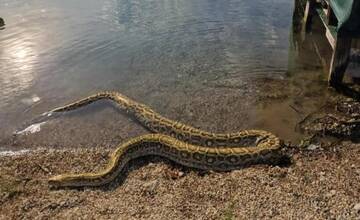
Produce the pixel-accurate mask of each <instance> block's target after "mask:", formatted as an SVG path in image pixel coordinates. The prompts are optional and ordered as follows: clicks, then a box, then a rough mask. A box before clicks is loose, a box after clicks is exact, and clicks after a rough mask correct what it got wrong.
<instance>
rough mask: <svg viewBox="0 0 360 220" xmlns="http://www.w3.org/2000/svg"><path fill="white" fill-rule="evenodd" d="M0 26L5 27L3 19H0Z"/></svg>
mask: <svg viewBox="0 0 360 220" xmlns="http://www.w3.org/2000/svg"><path fill="white" fill-rule="evenodd" d="M2 26H5V21H4V19H2V18H0V27H2Z"/></svg>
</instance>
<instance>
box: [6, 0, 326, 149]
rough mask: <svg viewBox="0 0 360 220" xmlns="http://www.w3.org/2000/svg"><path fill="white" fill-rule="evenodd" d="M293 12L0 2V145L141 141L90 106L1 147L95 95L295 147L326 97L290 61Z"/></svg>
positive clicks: (241, 1) (237, 3) (137, 2)
mask: <svg viewBox="0 0 360 220" xmlns="http://www.w3.org/2000/svg"><path fill="white" fill-rule="evenodd" d="M293 8H294V5H293V2H292V1H287V0H267V1H262V0H230V1H225V2H224V1H213V0H198V1H178V0H174V1H163V0H150V1H143V0H131V1H129V0H104V1H95V0H87V1H86V2H85V1H79V0H76V1H73V0H71V1H70V0H61V1H59V0H55V1H44V0H38V1H29V0H26V1H25V0H17V1H14V0H11V1H10V0H2V1H1V2H0V16H1V17H3V18H4V20H5V23H6V27H5V29H4V30H0V42H1V44H0V88H1V90H0V121H1V128H0V143H2V145H3V148H9V146H10V147H11V146H22V147H25V148H27V147H31V146H34V145H39V146H42V145H45V146H59V147H65V146H67V147H76V146H95V145H100V144H104V145H111V146H112V145H116V144H117V143H118V142H119V141H121V140H123V139H126V138H128V137H131V136H136V135H138V134H140V133H142V132H145V130H143V129H142V128H140V127H137V128H134V126H135V127H136V125H135V123H133V121H131V120H129V119H128V118H127V117H126V116H124V115H119V114H118V113H119V112H117V110H116V109H115V108H113V107H112V106H111V105H109V104H108V103H107V102H100V103H97V104H94V105H91V106H89V107H85V108H83V109H81V110H78V111H76V112H74V113H71V114H66V115H64V116H63V117H61V118H60V119H57V120H55V121H52V122H51V123H50V124H49V125H47V126H43V128H42V130H41V132H40V134H29V135H28V136H31V137H16V138H15V137H13V136H12V134H13V132H14V131H16V130H17V129H20V128H22V127H23V126H25V125H27V124H29V123H30V122H31V120H32V118H34V117H36V116H38V115H39V114H41V113H43V112H45V111H47V110H50V109H52V108H54V107H57V106H60V105H63V104H65V103H68V102H71V101H73V100H76V99H78V98H81V97H84V96H87V95H90V94H92V93H95V92H97V91H102V90H116V91H119V92H122V93H124V94H126V95H127V96H130V97H132V98H133V99H135V100H138V101H140V102H143V103H146V104H148V105H150V106H151V107H153V108H154V109H156V110H157V111H159V112H161V113H162V114H164V115H165V116H167V117H169V118H172V119H176V120H180V121H182V122H185V123H189V124H192V125H193V126H196V127H201V128H204V129H208V130H211V131H218V132H220V131H224V132H226V131H234V130H236V129H248V128H256V129H266V130H270V131H272V132H274V133H275V134H277V135H279V136H280V137H281V138H283V139H291V140H296V139H298V138H299V137H300V136H301V135H300V134H298V133H297V132H295V131H294V125H295V124H296V122H297V121H299V120H300V119H301V118H302V117H303V116H304V115H306V113H308V112H311V111H313V110H316V109H317V108H319V107H320V106H321V105H322V104H323V103H324V102H325V99H323V98H324V97H325V96H326V95H327V94H328V92H327V91H326V89H325V88H326V83H325V82H324V73H323V71H322V68H321V65H320V64H321V61H320V60H319V59H317V58H315V57H316V53H315V51H314V50H313V49H310V50H309V51H307V50H305V52H302V53H303V54H304V53H305V56H299V55H298V50H299V49H298V48H296V47H297V46H298V45H296V44H295V42H294V34H293V33H292V16H293ZM304 57H305V58H304ZM304 60H305V61H308V62H307V63H306V62H305V64H304ZM309 64H310V65H309ZM310 87H311V88H310ZM297 108H299V109H297ZM39 130H40V129H39ZM39 130H37V131H39Z"/></svg>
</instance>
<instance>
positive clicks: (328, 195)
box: [326, 190, 336, 197]
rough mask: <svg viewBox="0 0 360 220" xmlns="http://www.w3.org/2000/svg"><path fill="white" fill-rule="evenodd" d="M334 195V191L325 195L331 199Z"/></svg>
mask: <svg viewBox="0 0 360 220" xmlns="http://www.w3.org/2000/svg"><path fill="white" fill-rule="evenodd" d="M335 194H336V190H330V192H328V193H327V194H326V196H327V197H332V196H335Z"/></svg>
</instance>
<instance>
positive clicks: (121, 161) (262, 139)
mask: <svg viewBox="0 0 360 220" xmlns="http://www.w3.org/2000/svg"><path fill="white" fill-rule="evenodd" d="M100 99H108V100H112V101H114V102H115V103H117V104H118V106H119V107H120V109H122V110H125V111H126V112H127V113H129V114H132V115H134V116H135V117H136V119H137V120H138V121H139V122H140V123H141V124H143V125H144V126H145V127H147V128H148V129H149V130H150V131H151V132H153V133H155V134H148V135H143V136H140V137H136V138H133V139H131V140H129V141H128V142H126V143H124V144H121V145H120V146H119V147H118V148H117V150H115V151H114V153H113V154H112V156H111V158H110V162H109V164H108V167H107V168H106V169H105V170H104V171H101V172H99V173H84V174H63V175H58V176H55V177H52V178H50V179H49V184H50V186H55V187H81V186H99V185H103V184H106V183H109V182H111V181H112V180H113V179H114V178H115V177H116V176H117V175H119V173H120V172H121V171H122V170H123V168H124V166H125V165H126V164H127V163H128V162H129V161H130V160H132V159H135V158H138V157H142V156H146V155H159V156H163V157H166V158H168V159H170V160H173V161H175V162H177V163H179V164H182V165H184V166H188V167H194V168H199V169H205V170H216V171H227V170H234V169H238V168H241V167H245V166H248V165H250V164H256V163H272V162H274V160H277V159H278V158H279V151H280V148H281V145H280V140H279V138H277V137H276V136H275V135H273V134H272V133H269V132H267V131H262V130H243V131H239V132H236V133H223V134H218V133H211V132H207V131H203V130H200V129H197V128H194V127H191V126H189V125H185V124H183V123H180V122H177V121H173V120H170V119H168V118H165V117H163V116H161V115H160V114H158V113H156V112H155V111H153V110H152V109H151V108H149V107H148V106H146V105H144V104H140V103H138V102H135V101H133V100H131V99H130V98H128V97H126V96H124V95H122V94H120V93H118V92H102V93H97V94H95V95H92V96H89V97H87V98H84V99H81V100H79V101H76V102H74V103H71V104H69V105H66V106H63V107H59V108H56V109H53V110H51V111H49V112H47V113H46V115H48V116H51V115H52V114H53V113H56V112H66V111H71V110H74V109H77V108H79V107H82V106H85V105H88V104H90V103H92V102H95V101H97V100H100Z"/></svg>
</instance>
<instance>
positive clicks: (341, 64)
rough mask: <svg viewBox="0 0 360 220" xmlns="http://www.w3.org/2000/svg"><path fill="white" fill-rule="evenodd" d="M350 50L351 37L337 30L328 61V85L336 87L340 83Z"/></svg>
mask: <svg viewBox="0 0 360 220" xmlns="http://www.w3.org/2000/svg"><path fill="white" fill-rule="evenodd" d="M350 50H351V37H350V36H349V35H348V34H346V33H345V34H342V33H341V31H340V32H338V34H337V38H336V40H335V47H334V49H333V54H332V58H331V63H330V73H329V86H333V87H337V86H338V85H340V84H341V82H342V80H343V78H344V74H345V71H346V68H347V66H348V64H349V56H350Z"/></svg>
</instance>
